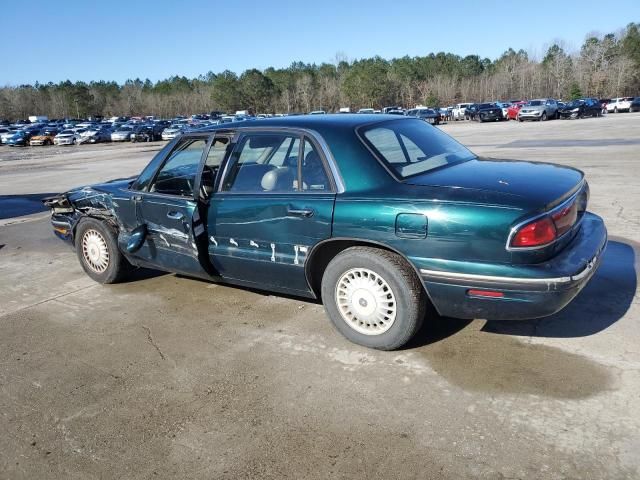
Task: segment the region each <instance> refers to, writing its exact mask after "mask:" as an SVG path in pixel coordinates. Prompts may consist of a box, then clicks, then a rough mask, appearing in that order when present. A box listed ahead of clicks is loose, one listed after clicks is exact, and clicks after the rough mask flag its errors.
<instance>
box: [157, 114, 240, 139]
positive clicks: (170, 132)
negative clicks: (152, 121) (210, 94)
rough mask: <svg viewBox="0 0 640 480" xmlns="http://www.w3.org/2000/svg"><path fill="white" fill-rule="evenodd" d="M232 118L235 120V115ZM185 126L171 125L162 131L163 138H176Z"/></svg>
mask: <svg viewBox="0 0 640 480" xmlns="http://www.w3.org/2000/svg"><path fill="white" fill-rule="evenodd" d="M222 118H224V117H222ZM230 118H231V119H232V120H231V121H233V117H230ZM219 121H220V122H222V119H220V120H219ZM184 128H185V125H184V124H174V125H171V126H170V127H167V128H165V129H164V130H163V131H162V135H161V138H162V140H173V139H174V138H176V137H177V136H178V135H180V134H181V133H182V131H183V130H184Z"/></svg>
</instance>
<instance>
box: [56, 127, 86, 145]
mask: <svg viewBox="0 0 640 480" xmlns="http://www.w3.org/2000/svg"><path fill="white" fill-rule="evenodd" d="M84 131H85V130H84V129H82V128H80V129H66V130H62V131H61V132H60V133H58V134H57V135H56V136H55V137H54V139H53V144H54V145H75V144H76V143H78V140H80V135H81V134H82V132H84Z"/></svg>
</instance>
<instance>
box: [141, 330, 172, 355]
mask: <svg viewBox="0 0 640 480" xmlns="http://www.w3.org/2000/svg"><path fill="white" fill-rule="evenodd" d="M142 328H143V329H144V330H145V331H146V332H147V341H148V342H149V343H150V344H151V345H153V348H155V349H156V351H157V352H158V355H160V358H161V359H162V360H165V361H166V360H167V358H166V357H165V356H164V353H162V350H160V347H159V346H158V345H157V344H156V342H155V341H154V340H153V336H152V335H151V329H150V328H149V327H147V326H146V325H142Z"/></svg>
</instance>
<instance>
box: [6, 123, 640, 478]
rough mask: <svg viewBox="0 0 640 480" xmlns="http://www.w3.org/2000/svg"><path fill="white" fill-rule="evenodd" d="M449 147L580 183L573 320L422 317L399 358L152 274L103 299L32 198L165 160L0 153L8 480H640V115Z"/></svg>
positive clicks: (294, 306)
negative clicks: (588, 245)
mask: <svg viewBox="0 0 640 480" xmlns="http://www.w3.org/2000/svg"><path fill="white" fill-rule="evenodd" d="M439 128H442V129H443V130H445V131H447V132H449V133H450V134H451V135H453V136H454V137H456V138H457V139H458V140H460V141H461V142H463V143H464V144H466V145H467V146H469V147H470V148H471V149H472V150H473V151H475V152H476V153H478V154H482V155H487V156H492V157H496V158H517V159H528V160H535V161H545V162H554V163H561V164H566V165H571V166H575V167H578V168H580V169H582V170H584V171H585V173H586V175H587V178H588V180H589V183H590V187H591V200H590V207H589V209H590V210H591V211H593V212H594V213H596V214H598V215H601V216H602V217H603V218H604V219H605V222H606V224H607V227H608V229H609V234H610V243H609V246H608V249H607V251H606V254H605V257H604V260H603V263H602V265H601V267H600V269H599V270H598V272H597V273H596V275H595V276H594V278H593V279H592V280H591V282H590V283H589V285H588V286H587V287H586V288H585V289H584V290H583V291H582V292H581V293H580V295H579V296H578V297H577V298H576V299H575V301H574V302H573V303H572V304H570V305H569V306H568V307H567V308H566V309H565V310H563V311H562V312H560V313H558V314H556V315H554V316H552V317H548V318H545V319H540V320H535V321H524V322H487V321H484V320H474V321H459V320H453V319H447V318H432V319H429V321H427V322H426V325H425V327H424V328H423V330H422V331H421V332H420V334H419V336H418V338H417V339H416V341H415V342H413V343H412V344H411V345H410V346H409V348H407V349H405V350H402V351H399V352H378V351H373V350H368V349H365V348H361V347H358V346H356V345H353V344H351V343H349V342H348V341H347V340H345V339H343V338H342V337H341V336H339V335H338V334H337V333H336V332H335V331H334V330H333V329H332V327H331V325H330V323H329V321H328V319H327V318H326V316H325V314H324V311H323V308H322V306H321V305H319V304H316V303H313V302H309V301H306V300H301V299H295V298H285V297H281V296H277V295H270V294H268V293H265V292H256V291H251V290H246V289H241V288H235V287H228V286H223V285H216V284H212V283H207V282H202V281H198V280H193V279H189V278H185V277H181V276H176V275H169V274H158V273H154V272H147V271H141V272H139V273H138V275H137V276H136V278H135V279H134V280H133V281H131V282H128V283H125V284H120V285H110V286H101V285H98V284H95V283H94V282H92V281H91V280H90V279H89V278H88V277H87V276H86V275H85V274H84V273H83V271H82V269H81V268H80V265H79V264H78V260H77V258H76V256H75V253H74V252H73V251H72V250H70V249H69V248H68V247H67V246H66V245H64V244H63V243H62V242H60V241H59V240H58V239H56V238H55V237H54V236H53V234H52V232H51V228H50V226H49V221H48V218H46V213H37V211H38V210H39V208H40V207H39V205H38V203H39V202H38V199H39V198H41V197H42V196H46V195H47V194H50V193H57V192H60V191H64V190H66V189H68V188H70V187H73V186H76V185H82V184H86V183H92V182H97V181H103V180H108V179H110V178H117V177H126V176H130V175H133V174H135V173H137V172H139V171H140V170H141V169H142V167H143V166H144V165H145V164H146V163H147V162H148V161H149V160H150V159H151V157H152V156H153V153H154V151H157V150H158V149H159V148H160V147H161V144H160V143H158V144H151V145H149V144H141V145H131V144H122V145H116V144H106V145H95V146H87V145H83V146H79V147H67V148H63V147H50V148H47V147H42V148H38V147H29V148H23V149H19V148H15V149H14V148H9V147H6V146H1V147H0V217H1V218H2V219H1V220H0V432H1V434H0V478H2V479H34V478H43V479H44V478H47V479H48V478H54V479H61V478H65V479H67V478H68V479H83V480H86V479H104V478H127V479H147V478H167V479H176V478H181V479H188V478H194V479H195V478H198V479H199V478H206V479H212V478H215V479H226V478H228V479H238V478H242V479H244V478H273V479H282V478H292V479H301V478H332V479H334V478H345V479H360V478H363V479H364V478H394V479H396V478H398V479H400V478H403V479H404V478H415V479H431V478H433V479H461V478H488V479H494V478H500V479H504V478H510V479H516V478H523V479H524V478H527V479H528V478H535V479H604V478H607V479H637V478H639V477H640V415H639V414H638V412H639V411H640V374H639V373H640V346H639V345H640V329H639V327H638V323H639V321H640V308H639V307H640V306H639V301H638V293H637V291H638V288H637V275H638V271H639V269H640V260H638V258H639V257H638V253H639V252H640V245H639V244H638V240H639V239H640V235H639V232H640V213H639V210H638V208H637V206H638V205H639V204H640V175H639V172H640V168H639V166H638V162H639V161H640V155H639V154H638V143H639V142H640V136H639V133H640V114H617V115H613V114H612V115H608V116H605V117H603V118H595V119H585V120H575V121H549V122H544V123H526V124H519V123H517V122H509V123H500V124H476V123H473V124H470V123H458V122H453V123H451V124H449V125H444V126H442V127H439ZM34 211H35V212H36V213H34ZM25 214H32V215H29V216H26V217H25V216H22V215H25Z"/></svg>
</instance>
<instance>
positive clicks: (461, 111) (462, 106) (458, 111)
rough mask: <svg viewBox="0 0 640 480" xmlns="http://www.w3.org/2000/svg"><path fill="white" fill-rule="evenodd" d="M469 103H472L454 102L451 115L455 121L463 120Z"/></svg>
mask: <svg viewBox="0 0 640 480" xmlns="http://www.w3.org/2000/svg"><path fill="white" fill-rule="evenodd" d="M471 105H473V104H472V103H458V104H456V106H455V107H454V108H453V110H452V111H451V116H452V117H453V119H454V120H455V121H458V120H464V119H465V113H466V111H467V108H468V107H470V106H471Z"/></svg>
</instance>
